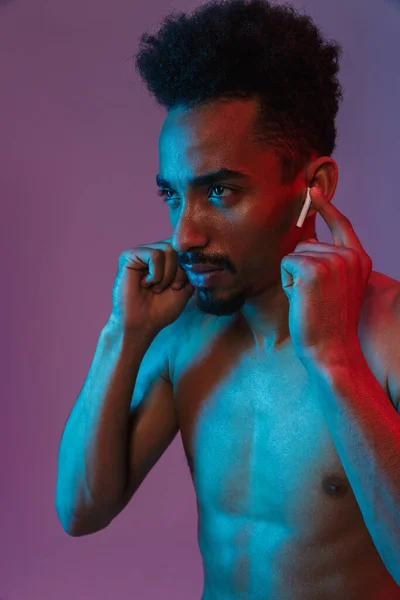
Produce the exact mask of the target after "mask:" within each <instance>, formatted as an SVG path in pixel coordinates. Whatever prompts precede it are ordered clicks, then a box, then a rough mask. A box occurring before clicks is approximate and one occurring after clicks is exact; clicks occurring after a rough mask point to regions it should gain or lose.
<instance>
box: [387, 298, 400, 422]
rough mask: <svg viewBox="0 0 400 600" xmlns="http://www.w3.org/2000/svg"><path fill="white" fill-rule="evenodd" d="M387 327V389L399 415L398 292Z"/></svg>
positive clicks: (399, 304) (399, 335)
mask: <svg viewBox="0 0 400 600" xmlns="http://www.w3.org/2000/svg"><path fill="white" fill-rule="evenodd" d="M390 325H391V326H390V327H388V332H387V336H388V342H387V343H388V352H387V355H388V357H387V361H388V387H389V392H390V398H391V401H392V403H393V406H394V407H395V408H396V409H397V411H398V412H399V413H400V292H399V291H398V292H397V294H396V296H395V298H394V301H393V303H392V307H391V312H390Z"/></svg>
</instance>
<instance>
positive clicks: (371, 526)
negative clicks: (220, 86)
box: [56, 98, 400, 600]
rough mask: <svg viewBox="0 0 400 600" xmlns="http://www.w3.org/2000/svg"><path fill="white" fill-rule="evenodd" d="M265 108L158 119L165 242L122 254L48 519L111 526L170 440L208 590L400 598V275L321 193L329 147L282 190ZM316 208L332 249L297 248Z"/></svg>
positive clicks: (269, 599)
mask: <svg viewBox="0 0 400 600" xmlns="http://www.w3.org/2000/svg"><path fill="white" fill-rule="evenodd" d="M258 107H259V104H258V100H257V99H256V98H253V99H232V98H231V99H229V101H226V102H220V101H219V100H218V99H216V100H213V101H211V102H209V103H207V104H204V105H202V106H195V107H192V108H191V109H185V108H183V107H180V108H179V107H175V108H174V109H171V110H169V112H168V115H167V117H166V119H165V121H164V124H163V127H162V130H161V135H160V140H159V158H160V165H159V167H160V168H159V171H160V172H159V175H158V176H157V182H158V184H159V186H160V187H161V188H162V190H163V195H165V196H166V200H167V203H168V205H169V209H170V219H171V224H172V228H173V234H172V236H171V238H168V239H166V240H163V241H160V242H158V243H151V244H142V245H139V246H136V247H134V248H132V249H130V250H127V251H125V252H123V253H122V254H121V257H120V261H119V269H118V274H117V277H116V280H115V284H114V289H113V309H112V312H111V315H110V318H109V320H108V322H107V324H106V326H105V327H104V329H103V330H102V332H101V335H100V338H99V342H98V346H97V349H96V353H95V356H94V359H93V362H92V365H91V368H90V371H89V374H88V377H87V379H86V381H85V384H84V386H83V388H82V390H81V392H80V394H79V396H78V399H77V401H76V403H75V405H74V407H73V410H72V412H71V414H70V416H69V418H68V421H67V423H66V426H65V429H64V432H63V436H62V439H61V442H60V449H59V467H58V478H57V489H56V508H57V513H58V516H59V519H60V522H61V523H62V526H63V528H64V529H65V531H66V532H67V533H68V534H70V535H73V536H82V535H88V534H91V533H94V532H96V531H99V530H101V529H104V528H105V527H107V526H108V525H109V524H110V523H111V521H112V520H113V519H114V518H115V517H116V516H117V515H118V514H119V513H120V512H121V511H122V510H123V509H124V507H125V506H126V505H127V504H128V502H129V501H130V499H131V498H132V496H133V495H134V493H135V492H136V491H137V489H138V488H139V486H140V485H141V483H142V482H143V480H144V479H145V477H146V475H147V474H148V473H149V471H150V470H151V469H152V467H153V466H154V464H155V463H156V462H157V461H158V459H159V458H160V456H161V455H162V454H163V452H164V451H165V450H166V449H167V448H168V446H169V445H170V443H171V442H172V440H173V439H174V438H175V436H176V435H177V433H178V432H180V434H181V437H182V442H183V447H184V450H185V453H186V456H187V460H188V465H189V467H190V472H191V476H192V480H193V484H194V488H195V492H196V499H197V507H198V541H199V547H200V551H201V556H202V560H203V566H204V590H203V595H202V600H239V599H249V600H330V599H332V600H333V599H335V600H336V599H337V598H341V599H344V600H353V599H354V600H360V599H361V598H362V599H363V600H391V599H400V415H399V400H400V358H399V352H398V348H399V340H400V283H399V282H398V281H396V280H394V279H391V278H390V277H387V276H386V275H384V274H382V273H378V272H376V271H374V270H372V262H371V260H370V258H369V256H368V255H367V253H366V252H365V250H364V249H363V247H362V245H361V243H360V241H359V239H358V237H357V235H356V233H355V231H354V230H353V228H352V226H351V224H350V222H349V221H348V219H346V217H345V216H344V215H343V214H342V213H341V212H340V211H339V210H338V209H337V208H336V207H335V206H334V205H333V203H332V202H331V201H332V198H333V196H334V193H335V189H336V185H337V180H338V167H337V164H336V162H335V161H334V160H333V159H332V157H331V156H329V155H323V154H321V153H320V152H318V151H314V152H313V153H312V154H311V156H310V157H309V158H308V160H307V161H306V162H305V165H304V167H302V168H301V169H300V170H299V171H298V172H297V175H296V176H295V177H294V178H293V179H292V180H291V181H290V182H286V183H282V180H283V171H282V161H281V157H280V155H279V154H278V153H277V152H276V151H275V150H274V149H271V148H261V147H260V145H258V144H255V143H254V141H253V139H252V131H253V129H252V128H253V125H254V122H255V118H256V116H257V114H258V113H257V111H258ZM233 123H234V127H233V126H232V124H233ZM222 169H229V170H230V171H233V172H236V174H235V173H232V172H231V173H228V172H227V171H222ZM238 173H242V174H243V173H244V174H245V175H244V176H243V175H242V176H239V175H238ZM307 188H310V189H311V200H312V205H311V208H310V210H309V211H308V214H307V218H306V220H305V223H304V225H303V227H302V228H298V227H296V223H297V219H298V216H299V214H300V212H301V209H302V206H303V203H304V199H305V197H306V190H307ZM219 192H221V193H219ZM317 213H319V214H320V216H321V217H322V218H323V219H324V220H325V221H326V223H327V225H328V227H329V229H330V231H331V234H332V242H331V243H330V244H323V243H320V242H318V240H317V241H313V242H312V241H307V240H310V239H314V240H316V235H315V219H316V215H317ZM189 265H195V266H197V267H198V266H200V265H201V266H203V267H204V266H205V265H208V266H211V267H214V268H215V267H218V268H220V269H221V270H220V271H217V272H214V273H213V274H211V273H209V274H208V275H204V276H200V275H198V276H195V275H194V274H193V273H192V272H191V271H190V270H189V268H188V266H189ZM144 276H147V277H145V278H144ZM144 279H146V281H144ZM176 282H180V283H181V284H183V286H184V287H183V288H182V289H180V290H175V289H173V287H172V285H173V284H174V283H176ZM190 284H192V285H190ZM156 287H161V290H160V291H157V290H156Z"/></svg>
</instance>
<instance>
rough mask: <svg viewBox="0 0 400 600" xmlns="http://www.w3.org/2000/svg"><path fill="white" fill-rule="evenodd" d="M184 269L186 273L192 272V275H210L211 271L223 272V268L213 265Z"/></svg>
mask: <svg viewBox="0 0 400 600" xmlns="http://www.w3.org/2000/svg"><path fill="white" fill-rule="evenodd" d="M184 269H185V271H190V273H206V272H207V273H208V272H210V271H222V268H221V267H214V266H212V265H194V266H193V267H191V266H187V267H184Z"/></svg>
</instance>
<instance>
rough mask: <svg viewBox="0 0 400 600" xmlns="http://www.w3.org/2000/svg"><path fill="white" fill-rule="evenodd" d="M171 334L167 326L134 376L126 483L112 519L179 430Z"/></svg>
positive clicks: (148, 351)
mask: <svg viewBox="0 0 400 600" xmlns="http://www.w3.org/2000/svg"><path fill="white" fill-rule="evenodd" d="M172 325H173V324H172ZM172 333H173V329H172V326H171V325H170V326H168V327H166V328H164V329H163V330H162V331H161V332H160V333H159V334H158V335H157V336H156V337H155V338H154V340H153V342H152V343H151V345H150V346H149V348H148V350H147V352H146V354H145V355H144V357H143V360H142V363H141V365H140V368H139V371H138V374H137V377H136V383H135V388H134V392H133V396H132V401H131V406H130V410H129V416H128V438H127V443H128V449H127V455H128V460H127V475H126V477H127V483H126V488H125V493H124V495H123V497H122V498H121V502H120V503H119V505H118V507H116V509H115V513H114V515H113V518H115V516H117V514H119V513H120V512H121V511H122V510H123V508H125V506H126V505H127V504H128V502H129V501H130V500H131V498H132V496H133V494H134V493H135V492H136V490H137V489H138V488H139V486H140V485H141V483H142V482H143V480H144V479H145V477H146V475H147V474H148V473H149V471H150V470H151V469H152V468H153V466H154V465H155V464H156V462H157V461H158V460H159V458H160V457H161V456H162V454H163V453H164V452H165V450H166V449H167V448H168V446H169V445H170V444H171V442H172V441H173V439H174V438H175V437H176V435H177V433H178V431H179V423H178V417H177V413H176V408H175V402H174V395H173V386H172V383H171V381H170V379H169V357H170V352H171V347H172V343H173V339H174V336H173V335H172Z"/></svg>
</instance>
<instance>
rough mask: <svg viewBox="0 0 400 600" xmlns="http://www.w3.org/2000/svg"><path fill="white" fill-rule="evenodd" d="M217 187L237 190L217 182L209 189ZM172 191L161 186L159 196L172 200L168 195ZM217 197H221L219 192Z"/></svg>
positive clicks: (165, 199) (165, 200) (232, 190)
mask: <svg viewBox="0 0 400 600" xmlns="http://www.w3.org/2000/svg"><path fill="white" fill-rule="evenodd" d="M217 188H220V189H223V190H229V191H230V192H232V194H233V193H234V192H235V190H234V189H232V188H230V187H227V186H226V185H217V184H215V185H212V186H211V187H210V188H209V189H210V190H212V189H217ZM171 191H172V190H168V189H166V188H161V189H159V190H158V192H157V194H158V196H162V197H164V202H168V200H172V198H171V197H167V194H168V193H169V192H171ZM217 197H219V196H218V194H217ZM223 198H225V196H223V197H222V196H221V199H223Z"/></svg>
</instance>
